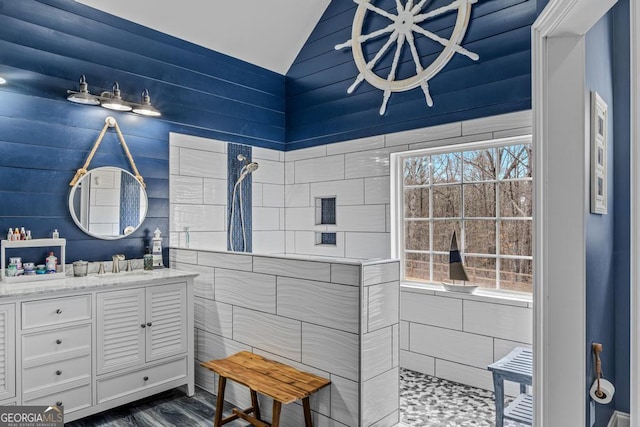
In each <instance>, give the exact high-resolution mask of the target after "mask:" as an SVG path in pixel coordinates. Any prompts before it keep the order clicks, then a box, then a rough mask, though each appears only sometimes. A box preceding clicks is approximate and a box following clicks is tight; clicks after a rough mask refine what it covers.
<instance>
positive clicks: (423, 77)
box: [335, 0, 479, 115]
mask: <svg viewBox="0 0 640 427" xmlns="http://www.w3.org/2000/svg"><path fill="white" fill-rule="evenodd" d="M353 1H354V2H355V3H358V9H357V10H356V14H355V17H354V18H353V26H352V28H351V40H348V41H347V42H345V43H342V44H339V45H336V46H335V48H336V50H339V49H344V48H347V47H350V48H351V50H352V53H353V60H354V62H355V63H356V67H358V71H359V74H358V77H356V80H355V82H354V83H353V84H352V85H351V86H349V88H348V89H347V93H352V92H353V91H354V90H355V89H356V87H358V85H359V84H360V83H362V81H363V80H366V81H367V82H369V83H370V84H371V85H372V86H374V87H376V88H378V89H380V90H382V91H384V96H383V100H382V106H381V107H380V115H383V114H384V113H385V111H386V109H387V102H388V101H389V98H390V97H391V93H392V92H404V91H407V90H411V89H414V88H416V87H418V86H420V87H421V88H422V91H423V92H424V96H425V98H426V101H427V105H428V106H429V107H431V106H433V99H432V98H431V95H430V94H429V80H430V79H431V78H433V77H434V76H435V75H436V74H438V72H439V71H440V70H442V68H443V67H444V66H445V65H447V63H448V62H449V61H450V60H451V58H452V57H453V55H454V54H455V53H460V54H462V55H465V56H467V57H469V58H471V59H472V60H474V61H477V60H478V58H479V57H478V55H477V54H475V53H473V52H470V51H468V50H467V49H465V48H463V47H462V46H460V43H461V42H462V39H463V38H464V35H465V33H466V32H467V27H468V25H469V18H470V16H471V6H472V5H473V4H474V3H476V2H477V0H455V1H453V2H452V3H451V4H448V5H446V6H442V7H439V8H437V9H434V10H432V11H429V12H426V11H425V12H423V10H422V8H423V7H424V6H425V5H426V4H427V3H428V2H429V1H430V0H421V1H419V2H418V3H417V4H415V5H414V0H406V2H405V5H404V6H403V5H402V0H396V11H397V15H394V14H393V13H391V12H387V11H386V10H383V9H380V8H379V7H376V6H374V5H373V4H371V1H372V0H353ZM456 10H457V12H458V16H457V19H456V24H455V26H454V28H453V32H452V34H451V37H450V38H449V39H445V38H442V37H440V36H438V35H437V34H435V33H433V32H431V31H429V30H426V29H424V28H423V27H422V25H424V24H425V23H426V22H427V21H428V20H429V19H431V18H434V17H437V16H440V15H443V14H445V13H448V12H453V11H456ZM368 11H370V12H373V13H375V14H377V15H380V16H382V17H385V18H388V19H389V20H390V21H391V23H390V24H389V25H387V26H386V27H384V28H382V29H379V30H377V31H374V32H372V33H369V34H365V35H362V24H363V23H364V19H365V16H366V14H367V12H368ZM414 33H416V34H418V35H420V36H424V37H427V38H429V39H431V40H433V41H435V42H437V43H439V44H441V45H442V46H443V47H444V49H443V50H442V52H440V55H438V57H437V58H436V59H435V60H434V61H433V62H432V63H431V64H430V65H429V66H428V67H427V68H423V66H422V63H421V61H420V55H418V51H417V49H416V44H415V35H414ZM383 36H387V37H388V40H387V41H386V43H385V44H384V45H383V46H382V47H381V48H380V50H379V51H378V53H376V54H375V56H374V57H373V58H372V59H371V60H370V61H367V60H366V58H365V57H364V53H363V52H362V45H363V44H364V43H365V42H367V41H370V40H373V39H377V38H379V37H383ZM405 42H406V43H407V44H408V45H409V49H410V50H411V56H412V58H413V62H414V63H415V68H416V74H415V75H414V76H413V77H409V78H406V79H403V80H396V71H397V69H398V62H399V59H400V54H401V53H402V48H403V47H404V44H405ZM393 44H395V46H396V47H395V54H394V57H393V63H392V64H391V71H389V74H388V75H387V76H386V77H380V76H378V75H377V74H376V73H375V71H374V68H375V66H376V64H377V63H378V61H380V59H381V58H382V57H383V56H385V54H387V52H389V49H390V48H391V46H392V45H393Z"/></svg>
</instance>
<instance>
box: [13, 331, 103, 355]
mask: <svg viewBox="0 0 640 427" xmlns="http://www.w3.org/2000/svg"><path fill="white" fill-rule="evenodd" d="M82 350H86V351H87V352H90V351H91V325H80V326H73V327H71V328H61V329H56V330H55V331H47V332H38V333H35V334H28V335H23V336H22V357H23V360H24V361H25V362H27V361H29V360H33V359H47V358H50V357H55V356H56V355H59V354H62V353H67V352H78V351H82ZM23 363H24V362H23Z"/></svg>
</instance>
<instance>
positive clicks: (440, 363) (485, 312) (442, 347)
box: [400, 285, 533, 396]
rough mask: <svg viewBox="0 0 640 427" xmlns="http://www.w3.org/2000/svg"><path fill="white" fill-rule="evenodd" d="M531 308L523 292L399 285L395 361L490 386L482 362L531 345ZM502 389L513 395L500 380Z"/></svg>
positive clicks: (512, 389)
mask: <svg viewBox="0 0 640 427" xmlns="http://www.w3.org/2000/svg"><path fill="white" fill-rule="evenodd" d="M532 307H533V304H532V302H531V298H529V297H519V296H515V295H512V296H510V297H506V296H505V297H503V298H500V299H496V298H494V297H487V296H486V294H479V295H465V294H455V293H452V292H446V291H443V290H435V289H425V288H424V287H421V286H419V285H417V286H412V285H405V286H402V288H401V295H400V320H401V321H400V338H401V340H400V366H402V367H403V368H407V369H412V370H414V371H418V372H423V373H425V374H428V375H433V376H436V377H438V378H444V379H447V380H451V381H455V382H459V383H463V384H468V385H471V386H474V387H479V388H483V389H486V390H492V391H493V379H492V376H491V372H489V371H488V370H487V366H488V365H489V364H491V363H493V362H495V361H497V360H499V359H501V358H502V357H504V356H506V355H507V354H508V353H509V352H510V351H511V350H513V348H514V347H527V348H531V343H532V336H533V312H532ZM505 390H506V393H507V394H510V395H512V396H515V395H517V394H518V387H517V385H515V384H513V383H505Z"/></svg>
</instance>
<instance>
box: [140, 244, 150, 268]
mask: <svg viewBox="0 0 640 427" xmlns="http://www.w3.org/2000/svg"><path fill="white" fill-rule="evenodd" d="M142 260H143V265H144V269H145V270H153V255H152V254H151V248H150V247H149V246H147V247H146V248H145V250H144V256H143V257H142Z"/></svg>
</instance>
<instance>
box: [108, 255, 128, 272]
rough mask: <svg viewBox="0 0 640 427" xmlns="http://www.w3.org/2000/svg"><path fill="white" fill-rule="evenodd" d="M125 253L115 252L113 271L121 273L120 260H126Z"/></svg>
mask: <svg viewBox="0 0 640 427" xmlns="http://www.w3.org/2000/svg"><path fill="white" fill-rule="evenodd" d="M124 258H125V257H124V255H123V254H115V255H114V256H113V257H112V258H111V259H112V261H113V262H112V264H113V265H112V266H111V272H112V273H120V261H124Z"/></svg>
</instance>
